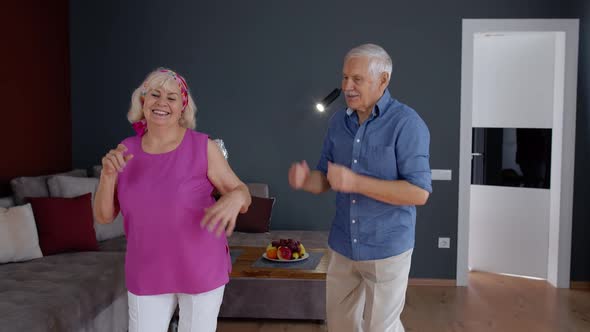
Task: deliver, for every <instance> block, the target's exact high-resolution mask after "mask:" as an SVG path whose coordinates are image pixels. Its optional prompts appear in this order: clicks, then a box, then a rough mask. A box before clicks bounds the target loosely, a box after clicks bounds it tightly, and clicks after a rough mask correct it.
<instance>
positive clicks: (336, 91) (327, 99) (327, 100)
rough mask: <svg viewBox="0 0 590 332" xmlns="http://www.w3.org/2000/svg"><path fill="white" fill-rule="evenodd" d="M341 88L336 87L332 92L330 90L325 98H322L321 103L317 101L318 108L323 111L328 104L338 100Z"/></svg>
mask: <svg viewBox="0 0 590 332" xmlns="http://www.w3.org/2000/svg"><path fill="white" fill-rule="evenodd" d="M340 91H341V90H340V89H338V88H336V89H334V90H332V92H330V94H329V95H327V96H326V97H325V98H324V99H322V101H320V102H319V103H317V104H316V105H315V107H316V109H317V110H318V111H319V112H323V111H325V110H326V108H328V106H329V105H330V104H331V103H332V102H334V100H336V98H338V96H340Z"/></svg>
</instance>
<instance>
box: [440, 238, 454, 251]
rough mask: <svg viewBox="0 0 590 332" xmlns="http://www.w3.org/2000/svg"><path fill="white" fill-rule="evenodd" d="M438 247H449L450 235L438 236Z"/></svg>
mask: <svg viewBox="0 0 590 332" xmlns="http://www.w3.org/2000/svg"><path fill="white" fill-rule="evenodd" d="M438 247H439V248H447V249H448V248H450V247H451V238H450V237H439V238H438Z"/></svg>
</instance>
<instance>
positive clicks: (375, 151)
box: [363, 145, 397, 180]
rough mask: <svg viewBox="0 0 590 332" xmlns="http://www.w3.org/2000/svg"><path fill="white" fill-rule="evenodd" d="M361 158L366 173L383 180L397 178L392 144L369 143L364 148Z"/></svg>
mask: <svg viewBox="0 0 590 332" xmlns="http://www.w3.org/2000/svg"><path fill="white" fill-rule="evenodd" d="M363 159H364V160H363V161H364V163H363V164H364V166H365V167H364V168H365V169H366V170H367V175H369V176H373V177H376V178H379V179H384V180H395V179H397V162H396V158H395V148H394V147H393V146H384V145H369V146H367V148H366V149H365V154H364V158H363Z"/></svg>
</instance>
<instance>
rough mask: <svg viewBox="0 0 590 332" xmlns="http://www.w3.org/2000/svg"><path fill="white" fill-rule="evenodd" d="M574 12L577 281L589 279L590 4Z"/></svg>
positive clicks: (582, 3)
mask: <svg viewBox="0 0 590 332" xmlns="http://www.w3.org/2000/svg"><path fill="white" fill-rule="evenodd" d="M574 8H575V9H574V13H575V15H577V16H578V17H580V53H579V55H578V59H579V61H578V112H577V114H576V163H575V173H574V174H575V175H574V179H575V185H574V211H573V225H572V268H571V279H572V280H574V281H589V280H590V241H589V240H588V239H590V206H589V204H588V197H590V187H589V185H590V176H589V175H588V170H590V100H589V99H588V91H589V89H590V86H589V83H590V63H589V61H590V22H589V21H588V20H590V2H588V1H587V0H578V1H577V2H576V4H575V7H574Z"/></svg>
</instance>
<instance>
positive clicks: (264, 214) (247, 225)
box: [235, 196, 275, 233]
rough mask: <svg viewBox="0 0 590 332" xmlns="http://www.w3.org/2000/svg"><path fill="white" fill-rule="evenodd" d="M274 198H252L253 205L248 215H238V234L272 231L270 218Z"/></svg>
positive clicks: (236, 229)
mask: <svg viewBox="0 0 590 332" xmlns="http://www.w3.org/2000/svg"><path fill="white" fill-rule="evenodd" d="M274 203H275V199H274V198H262V197H256V196H252V204H250V207H249V208H248V211H247V212H246V213H240V214H238V219H237V220H236V228H235V231H236V232H246V233H264V232H268V231H269V230H270V218H271V215H272V207H273V205H274Z"/></svg>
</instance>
